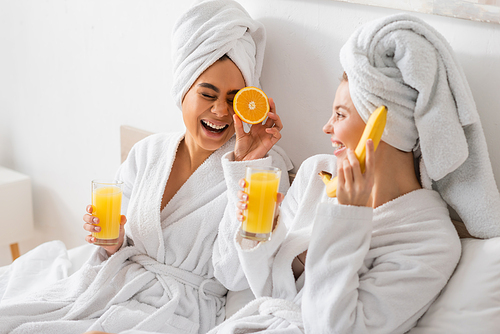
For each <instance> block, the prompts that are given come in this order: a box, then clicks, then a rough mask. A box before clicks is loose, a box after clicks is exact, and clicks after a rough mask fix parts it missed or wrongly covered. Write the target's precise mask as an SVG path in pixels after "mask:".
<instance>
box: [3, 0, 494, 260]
mask: <svg viewBox="0 0 500 334" xmlns="http://www.w3.org/2000/svg"><path fill="white" fill-rule="evenodd" d="M239 2H240V3H241V4H243V6H245V7H246V8H247V10H248V11H249V12H250V14H251V15H252V16H253V17H254V18H257V19H259V20H261V21H262V22H263V23H264V24H265V25H266V27H267V31H268V42H267V50H266V60H265V64H264V71H263V76H262V85H263V88H264V90H265V91H266V92H267V93H268V95H269V96H271V97H273V98H274V99H275V101H276V104H277V108H278V113H279V114H280V115H281V117H282V120H283V122H284V124H285V128H284V130H283V132H282V133H283V139H282V140H281V142H280V145H281V146H282V147H283V148H285V150H286V151H287V152H288V153H289V155H290V157H291V159H292V160H293V162H294V164H295V166H296V167H298V166H299V165H300V163H301V162H302V161H303V160H304V159H305V158H306V157H308V156H310V155H313V154H316V153H323V152H326V153H328V152H331V146H330V144H329V139H328V137H327V136H326V135H324V134H322V132H321V128H322V125H323V124H324V122H325V121H326V120H327V119H328V118H329V116H330V112H331V104H332V101H333V96H334V92H335V89H336V86H337V84H338V78H339V76H340V74H341V72H342V70H341V68H340V64H339V61H338V53H339V50H340V47H341V46H342V45H343V43H344V42H345V41H346V39H347V38H348V37H349V36H350V34H351V33H352V32H353V31H354V30H355V29H356V28H357V27H358V26H360V25H361V24H363V23H364V22H367V21H369V20H372V19H376V18H379V17H382V16H386V15H389V14H393V13H396V12H397V11H396V10H390V9H385V8H378V7H370V6H363V5H355V4H349V3H344V2H337V1H333V0H271V1H269V0H239ZM190 3H191V1H180V0H178V1H173V0H169V1H160V0H149V1H138V0H135V1H133V0H109V1H100V0H73V1H63V0H45V1H39V0H4V1H0V165H2V166H5V167H8V168H11V169H15V170H17V171H19V172H22V173H25V174H27V175H29V176H31V178H32V183H33V202H34V214H35V224H36V236H35V237H34V238H32V239H29V240H24V241H22V242H20V248H21V253H25V252H27V251H28V250H29V249H31V248H33V247H35V246H36V245H38V244H40V243H42V242H45V241H48V240H54V239H60V240H63V241H64V242H65V243H66V244H67V246H68V247H75V246H78V245H80V244H83V243H84V236H85V234H86V233H85V231H84V230H83V229H82V225H83V221H82V216H83V214H84V208H85V206H86V205H87V204H88V203H89V201H90V194H89V191H90V180H91V179H94V178H105V177H112V176H113V175H114V172H115V170H116V169H117V167H118V166H119V161H120V152H119V126H120V125H122V124H125V125H132V126H135V127H138V128H142V129H145V130H148V131H153V132H160V131H179V130H183V124H182V119H181V113H180V111H179V110H177V108H176V107H175V104H174V103H173V101H172V99H171V97H170V86H171V83H172V75H171V61H170V34H171V29H172V25H173V23H174V22H175V20H176V18H177V17H178V16H179V15H180V14H181V13H182V12H183V11H185V10H186V8H187V7H188V6H189V4H190ZM415 15H416V16H419V17H421V18H422V19H424V20H426V21H427V22H429V23H430V24H432V25H433V26H434V27H435V28H437V29H438V30H439V31H440V32H441V33H442V34H443V35H444V36H445V37H446V38H447V39H448V41H449V42H450V43H451V45H452V47H453V48H454V49H455V50H456V52H457V54H458V58H459V60H460V62H461V63H462V65H463V67H464V69H465V73H466V75H467V77H468V79H469V82H470V85H471V88H472V91H473V94H474V96H475V99H476V103H477V106H478V109H479V112H480V115H481V119H482V122H483V127H484V131H485V133H486V137H487V140H488V143H489V152H490V157H491V160H492V162H493V165H494V173H495V177H496V181H497V184H500V150H499V149H498V143H499V142H500V131H498V130H499V129H500V128H499V124H500V113H499V112H498V111H499V110H500V100H499V99H498V87H500V66H498V64H499V61H500V25H497V24H489V23H480V22H472V21H466V20H461V19H455V18H448V17H440V16H432V15H424V14H415ZM0 214H1V213H0ZM9 262H10V252H9V247H8V245H0V265H4V264H7V263H9Z"/></svg>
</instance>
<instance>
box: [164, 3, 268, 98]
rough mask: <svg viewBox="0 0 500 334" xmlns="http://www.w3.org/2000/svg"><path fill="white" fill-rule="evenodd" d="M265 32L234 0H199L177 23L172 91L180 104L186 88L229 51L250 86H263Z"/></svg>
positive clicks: (174, 38) (173, 45)
mask: <svg viewBox="0 0 500 334" xmlns="http://www.w3.org/2000/svg"><path fill="white" fill-rule="evenodd" d="M265 44H266V32H265V29H264V26H263V24H262V23H260V22H257V21H255V20H254V19H252V18H251V17H250V15H249V14H248V13H247V12H246V11H245V9H244V8H243V7H242V6H241V5H240V4H238V3H237V2H235V1H233V0H207V1H197V2H195V4H194V5H193V6H192V7H191V8H190V9H189V10H188V11H187V12H186V13H185V14H184V15H182V16H181V17H180V19H179V20H178V21H177V23H176V24H175V25H174V29H173V36H172V59H173V87H172V95H173V97H174V99H175V102H176V104H177V106H178V107H179V108H181V106H182V100H183V99H184V95H186V93H187V91H188V90H189V89H190V88H191V86H192V85H193V83H194V82H195V81H196V79H198V77H199V76H200V75H201V74H202V73H203V72H204V71H205V70H206V69H207V68H208V67H210V66H211V65H212V64H213V63H214V62H216V61H217V60H218V59H219V58H221V57H222V56H224V55H227V56H228V57H229V58H230V59H231V60H232V61H233V62H234V63H235V64H236V66H238V68H239V69H240V71H241V73H242V74H243V78H244V79H245V84H246V85H247V86H256V87H260V82H259V79H260V74H261V71H262V63H263V59H264V49H265Z"/></svg>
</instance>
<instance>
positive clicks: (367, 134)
mask: <svg viewBox="0 0 500 334" xmlns="http://www.w3.org/2000/svg"><path fill="white" fill-rule="evenodd" d="M386 121H387V108H386V107H385V106H380V107H378V108H377V109H376V110H375V111H374V112H373V113H372V114H371V115H370V118H369V119H368V122H367V123H366V126H365V130H364V131H363V134H362V135H361V139H360V140H359V142H358V145H357V146H356V149H355V150H354V154H355V155H356V157H357V158H358V161H359V166H360V168H361V173H364V172H365V158H366V141H367V140H368V139H371V140H373V145H374V149H375V150H376V149H377V146H378V144H379V142H380V139H381V138H382V133H383V132H384V128H385V123H386ZM319 176H321V179H322V180H323V182H324V183H325V185H326V194H327V195H328V197H337V182H338V181H337V177H334V178H332V174H331V173H329V172H325V171H321V172H320V173H319Z"/></svg>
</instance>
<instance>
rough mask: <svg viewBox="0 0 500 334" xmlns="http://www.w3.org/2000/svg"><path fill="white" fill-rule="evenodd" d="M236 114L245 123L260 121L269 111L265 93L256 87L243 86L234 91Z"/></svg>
mask: <svg viewBox="0 0 500 334" xmlns="http://www.w3.org/2000/svg"><path fill="white" fill-rule="evenodd" d="M233 109H234V112H235V113H236V115H238V117H239V118H240V119H241V120H242V121H243V122H245V123H249V124H257V123H262V122H263V121H264V120H265V119H266V117H267V113H268V112H269V100H268V98H267V95H266V94H265V93H264V92H263V91H262V90H261V89H259V88H257V87H252V86H249V87H245V88H242V89H240V90H239V91H238V93H236V95H235V96H234V100H233Z"/></svg>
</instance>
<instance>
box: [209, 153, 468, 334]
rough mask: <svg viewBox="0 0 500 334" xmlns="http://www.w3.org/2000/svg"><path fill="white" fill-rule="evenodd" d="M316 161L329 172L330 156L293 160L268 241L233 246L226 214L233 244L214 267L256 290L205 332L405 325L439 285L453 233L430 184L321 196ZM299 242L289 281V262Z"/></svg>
mask: <svg viewBox="0 0 500 334" xmlns="http://www.w3.org/2000/svg"><path fill="white" fill-rule="evenodd" d="M223 165H224V166H225V168H229V167H230V164H227V165H226V164H223ZM322 170H326V171H330V172H334V174H335V171H336V162H335V157H334V156H332V155H318V156H314V157H312V158H309V159H308V160H306V161H305V162H304V163H303V164H302V166H301V167H300V169H299V171H298V173H297V176H296V178H295V180H294V183H293V184H292V187H291V188H290V190H289V191H288V193H287V195H286V197H285V200H284V202H283V203H282V206H281V211H280V218H279V224H278V226H277V227H276V229H275V231H274V232H273V234H272V238H271V241H269V242H266V243H260V244H259V245H258V246H256V247H254V248H252V249H250V250H242V248H241V247H240V245H239V243H238V242H237V241H236V239H237V237H236V232H235V231H236V226H237V224H235V223H234V222H226V225H227V229H233V233H232V234H231V235H230V234H229V233H228V234H227V235H228V236H229V237H228V238H230V240H228V241H227V242H228V243H232V244H233V245H234V248H233V249H234V250H235V251H236V252H235V253H227V254H225V258H224V261H222V260H220V261H219V262H220V263H224V264H225V267H226V268H232V272H228V271H227V270H226V271H225V275H221V276H218V275H216V277H218V278H219V279H221V281H222V282H223V283H224V284H225V285H226V286H227V287H228V288H229V289H241V288H244V286H245V284H246V281H244V280H242V279H241V276H242V275H243V274H242V273H241V271H243V272H244V274H245V275H246V278H247V281H248V284H249V285H250V287H251V289H252V291H253V293H254V294H255V296H256V297H257V299H255V300H254V301H252V302H250V303H249V304H248V305H247V306H245V307H244V308H243V309H241V310H240V311H239V312H237V313H236V314H235V315H233V316H232V317H231V318H229V319H228V320H226V322H224V323H222V324H221V325H220V326H218V327H216V328H215V329H214V330H212V331H210V333H256V332H259V333H260V331H265V332H266V333H312V334H320V333H381V334H382V333H383V334H388V333H404V332H406V331H407V330H409V329H410V328H411V327H412V326H414V325H415V323H416V321H417V320H418V318H419V317H420V316H421V315H422V314H423V313H424V312H425V311H426V309H427V308H428V307H429V305H430V304H431V302H432V301H433V300H434V299H435V298H436V297H437V296H438V294H439V292H440V291H441V289H442V288H443V287H444V286H445V284H446V283H447V281H448V279H449V277H450V276H451V274H452V272H453V270H454V268H455V266H456V264H457V262H458V259H459V257H460V241H459V238H458V236H457V233H456V231H455V229H454V227H453V224H452V222H451V220H450V218H449V214H448V210H447V206H446V204H445V202H444V201H443V200H442V199H441V197H440V196H439V194H438V193H437V192H435V191H432V190H426V189H421V190H416V191H413V192H411V193H408V194H406V195H404V196H401V197H399V198H396V199H394V200H393V201H390V202H388V203H386V204H384V205H382V206H380V207H378V208H376V209H372V208H368V207H356V206H345V205H339V204H337V203H336V199H331V198H328V197H327V196H326V192H325V186H324V184H323V182H322V181H321V180H320V177H319V176H318V172H320V171H322ZM233 183H234V182H233ZM228 184H231V183H230V182H229V181H228ZM236 190H237V189H236V188H234V189H229V192H230V193H231V192H232V193H233V194H234V192H235V191H236ZM229 198H230V200H231V197H229ZM233 219H235V218H234V217H233ZM231 225H232V226H231ZM306 249H308V252H307V261H306V266H305V272H304V273H303V274H302V275H301V276H300V277H299V278H298V280H297V281H296V280H295V278H294V275H293V272H292V269H291V264H292V261H293V259H294V258H295V257H296V256H297V255H299V254H300V253H302V252H304V251H305V250H306ZM230 263H231V265H229V264H230ZM240 264H241V266H240ZM221 269H222V268H221ZM215 270H216V273H217V272H218V268H217V265H216V268H215Z"/></svg>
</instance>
